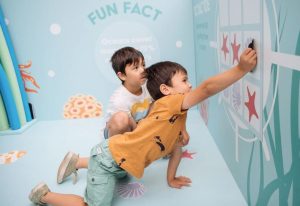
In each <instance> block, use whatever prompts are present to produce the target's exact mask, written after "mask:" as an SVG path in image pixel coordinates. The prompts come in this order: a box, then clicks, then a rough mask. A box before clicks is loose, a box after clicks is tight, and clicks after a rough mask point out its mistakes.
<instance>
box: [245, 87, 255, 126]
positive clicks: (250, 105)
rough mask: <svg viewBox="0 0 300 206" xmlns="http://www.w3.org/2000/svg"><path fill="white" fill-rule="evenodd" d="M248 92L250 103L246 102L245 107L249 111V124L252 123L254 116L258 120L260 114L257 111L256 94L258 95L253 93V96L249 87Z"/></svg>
mask: <svg viewBox="0 0 300 206" xmlns="http://www.w3.org/2000/svg"><path fill="white" fill-rule="evenodd" d="M247 92H248V99H249V101H248V102H245V105H246V107H247V108H248V110H249V122H250V121H251V117H252V115H254V116H256V118H257V119H258V114H257V112H256V109H255V94H256V92H253V94H252V95H251V94H250V91H249V88H248V86H247Z"/></svg>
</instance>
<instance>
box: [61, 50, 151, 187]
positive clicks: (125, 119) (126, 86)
mask: <svg viewBox="0 0 300 206" xmlns="http://www.w3.org/2000/svg"><path fill="white" fill-rule="evenodd" d="M110 61H111V64H112V68H113V70H114V72H115V73H116V75H117V77H118V78H119V79H120V80H121V82H122V85H121V86H120V87H118V88H117V89H116V90H115V91H114V93H113V94H112V96H111V97H110V99H109V104H108V108H107V113H106V117H105V120H106V125H105V128H104V130H103V134H104V138H105V139H107V138H108V137H110V136H113V135H116V134H122V133H124V132H129V131H132V130H133V129H134V128H135V127H136V123H137V122H138V121H139V120H141V119H143V118H144V117H145V116H146V114H147V113H148V110H149V107H150V104H151V102H152V98H151V97H150V95H149V93H148V90H147V88H146V86H145V82H146V75H145V60H144V56H143V54H142V53H141V52H140V51H138V50H136V49H135V48H133V47H123V48H121V49H119V50H117V51H116V52H115V53H114V54H113V55H112V57H111V60H110ZM88 161H89V158H87V157H80V158H79V156H78V155H77V154H75V153H73V152H68V153H67V154H66V155H65V157H64V159H63V161H62V162H61V164H60V166H59V169H58V172H57V183H58V184H60V183H62V182H63V181H64V179H65V178H67V177H68V176H70V175H71V174H74V176H73V177H74V179H73V183H74V184H75V183H76V181H77V170H78V169H81V168H87V167H88Z"/></svg>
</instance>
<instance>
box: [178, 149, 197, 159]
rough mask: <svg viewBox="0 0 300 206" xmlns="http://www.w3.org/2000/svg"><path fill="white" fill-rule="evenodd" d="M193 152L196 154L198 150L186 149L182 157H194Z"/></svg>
mask: <svg viewBox="0 0 300 206" xmlns="http://www.w3.org/2000/svg"><path fill="white" fill-rule="evenodd" d="M193 154H196V152H189V151H188V150H185V151H184V152H183V153H182V155H181V157H182V158H189V159H193V157H192V155H193Z"/></svg>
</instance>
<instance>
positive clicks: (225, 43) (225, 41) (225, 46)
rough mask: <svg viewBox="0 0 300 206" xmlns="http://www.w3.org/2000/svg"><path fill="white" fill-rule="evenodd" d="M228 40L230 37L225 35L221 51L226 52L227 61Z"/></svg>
mask: <svg viewBox="0 0 300 206" xmlns="http://www.w3.org/2000/svg"><path fill="white" fill-rule="evenodd" d="M227 39H228V36H224V34H223V45H222V48H221V51H223V52H224V57H225V60H226V54H227V53H229V49H228V48H227Z"/></svg>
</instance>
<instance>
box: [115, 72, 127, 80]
mask: <svg viewBox="0 0 300 206" xmlns="http://www.w3.org/2000/svg"><path fill="white" fill-rule="evenodd" d="M117 76H118V77H119V79H121V80H123V81H125V79H126V75H125V74H123V73H122V72H118V73H117Z"/></svg>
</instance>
